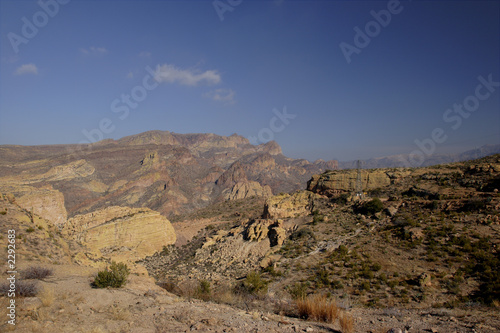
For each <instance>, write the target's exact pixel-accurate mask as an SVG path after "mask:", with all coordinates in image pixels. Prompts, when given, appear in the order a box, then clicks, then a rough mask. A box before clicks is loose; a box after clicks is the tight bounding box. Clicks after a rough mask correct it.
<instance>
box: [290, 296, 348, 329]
mask: <svg viewBox="0 0 500 333" xmlns="http://www.w3.org/2000/svg"><path fill="white" fill-rule="evenodd" d="M295 304H296V306H297V312H298V314H299V317H300V318H303V319H308V320H317V321H324V322H327V323H334V322H335V321H336V320H337V317H338V313H339V308H338V307H337V304H336V303H335V302H334V301H331V300H328V299H327V298H326V296H323V295H312V296H308V297H306V298H299V299H297V300H296V301H295Z"/></svg>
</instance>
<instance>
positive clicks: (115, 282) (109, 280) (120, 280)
mask: <svg viewBox="0 0 500 333" xmlns="http://www.w3.org/2000/svg"><path fill="white" fill-rule="evenodd" d="M129 273H130V270H129V269H128V267H127V265H126V264H124V263H121V262H120V263H116V262H114V261H113V262H111V265H110V266H109V268H108V267H106V269H105V270H103V271H99V272H98V273H97V276H96V277H95V279H94V282H93V283H92V285H93V286H94V287H96V288H106V287H111V288H120V287H121V286H123V285H124V284H125V282H127V277H128V275H129Z"/></svg>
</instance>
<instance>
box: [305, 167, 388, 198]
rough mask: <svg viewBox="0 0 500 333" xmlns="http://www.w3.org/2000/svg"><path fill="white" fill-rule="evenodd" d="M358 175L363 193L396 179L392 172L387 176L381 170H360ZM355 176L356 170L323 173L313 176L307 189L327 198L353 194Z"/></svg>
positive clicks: (386, 173) (386, 184)
mask: <svg viewBox="0 0 500 333" xmlns="http://www.w3.org/2000/svg"><path fill="white" fill-rule="evenodd" d="M360 173H361V182H362V187H363V190H364V191H366V190H371V189H376V188H381V187H385V186H388V185H390V184H391V178H397V175H395V174H394V172H392V173H391V174H389V173H388V172H386V171H384V170H381V169H374V170H361V171H360ZM357 176H358V171H357V170H356V169H346V170H335V171H329V172H325V173H323V174H321V175H314V176H313V177H312V178H311V179H310V180H309V182H308V183H307V189H308V190H309V191H313V192H316V193H320V194H326V195H329V196H333V195H338V194H342V193H349V192H354V191H355V190H356V180H357Z"/></svg>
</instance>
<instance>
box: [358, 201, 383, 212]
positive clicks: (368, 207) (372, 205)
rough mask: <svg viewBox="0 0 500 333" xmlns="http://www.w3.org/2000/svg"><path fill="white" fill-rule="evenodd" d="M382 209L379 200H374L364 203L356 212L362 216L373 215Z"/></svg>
mask: <svg viewBox="0 0 500 333" xmlns="http://www.w3.org/2000/svg"><path fill="white" fill-rule="evenodd" d="M382 209H384V204H383V203H382V201H380V199H379V198H374V199H372V200H370V201H368V202H365V203H364V204H362V205H361V206H360V207H359V208H358V212H359V213H360V214H363V215H374V214H376V213H378V212H380V211H382Z"/></svg>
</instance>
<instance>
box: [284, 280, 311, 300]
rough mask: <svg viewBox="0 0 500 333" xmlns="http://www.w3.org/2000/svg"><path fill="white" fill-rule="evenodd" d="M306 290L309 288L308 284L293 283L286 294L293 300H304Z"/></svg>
mask: <svg viewBox="0 0 500 333" xmlns="http://www.w3.org/2000/svg"><path fill="white" fill-rule="evenodd" d="M307 288H309V283H304V282H302V283H295V284H294V285H293V286H292V287H289V288H288V293H289V294H290V296H292V298H293V299H304V298H305V297H306V296H307Z"/></svg>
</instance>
